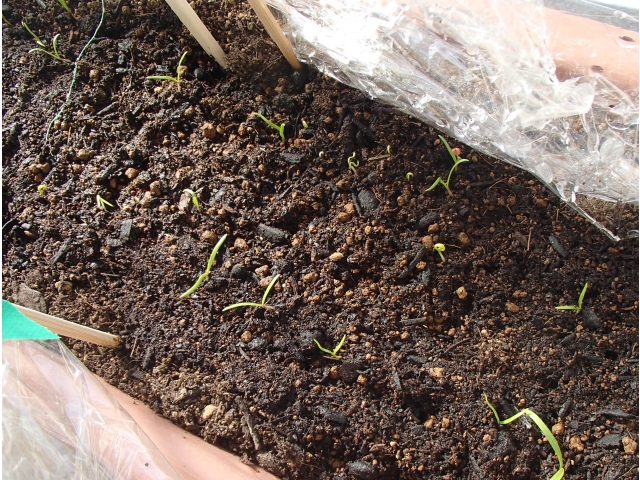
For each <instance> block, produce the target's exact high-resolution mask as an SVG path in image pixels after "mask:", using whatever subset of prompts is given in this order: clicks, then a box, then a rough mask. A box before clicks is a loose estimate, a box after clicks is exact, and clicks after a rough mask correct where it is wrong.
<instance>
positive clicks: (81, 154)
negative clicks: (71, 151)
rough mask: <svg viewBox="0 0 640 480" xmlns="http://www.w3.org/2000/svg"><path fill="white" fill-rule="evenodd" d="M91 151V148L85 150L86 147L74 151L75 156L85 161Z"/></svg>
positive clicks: (89, 156)
mask: <svg viewBox="0 0 640 480" xmlns="http://www.w3.org/2000/svg"><path fill="white" fill-rule="evenodd" d="M92 153H93V152H91V150H87V149H86V148H81V149H80V150H78V151H77V152H76V158H77V159H78V160H80V161H81V162H86V161H87V160H89V159H90V158H91V155H92Z"/></svg>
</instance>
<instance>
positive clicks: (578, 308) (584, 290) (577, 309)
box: [556, 283, 589, 313]
mask: <svg viewBox="0 0 640 480" xmlns="http://www.w3.org/2000/svg"><path fill="white" fill-rule="evenodd" d="M588 286H589V283H585V284H584V287H582V292H580V296H579V297H578V305H560V306H557V307H556V310H575V312H576V313H580V311H581V310H582V300H584V294H585V293H587V287H588Z"/></svg>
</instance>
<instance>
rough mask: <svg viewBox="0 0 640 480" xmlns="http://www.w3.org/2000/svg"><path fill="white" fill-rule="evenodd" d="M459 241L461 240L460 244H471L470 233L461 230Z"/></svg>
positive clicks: (465, 245)
mask: <svg viewBox="0 0 640 480" xmlns="http://www.w3.org/2000/svg"><path fill="white" fill-rule="evenodd" d="M458 241H459V242H460V245H462V246H463V247H468V246H469V245H471V240H470V239H469V235H467V234H466V233H465V232H460V233H459V234H458Z"/></svg>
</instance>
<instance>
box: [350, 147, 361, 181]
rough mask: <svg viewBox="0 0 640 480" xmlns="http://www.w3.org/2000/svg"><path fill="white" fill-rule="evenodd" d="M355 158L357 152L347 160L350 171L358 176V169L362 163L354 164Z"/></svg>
mask: <svg viewBox="0 0 640 480" xmlns="http://www.w3.org/2000/svg"><path fill="white" fill-rule="evenodd" d="M355 158H356V152H353V155H351V156H350V157H349V158H347V165H349V170H351V171H352V172H353V174H354V175H357V174H358V172H357V171H356V168H358V167H359V166H360V161H357V162H354V161H353V160H354V159H355Z"/></svg>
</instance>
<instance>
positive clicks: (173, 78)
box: [147, 52, 189, 91]
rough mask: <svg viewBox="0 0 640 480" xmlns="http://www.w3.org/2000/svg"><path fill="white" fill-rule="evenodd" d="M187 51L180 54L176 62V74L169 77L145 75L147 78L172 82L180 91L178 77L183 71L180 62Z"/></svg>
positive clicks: (180, 76)
mask: <svg viewBox="0 0 640 480" xmlns="http://www.w3.org/2000/svg"><path fill="white" fill-rule="evenodd" d="M187 53H189V52H184V53H183V54H182V57H180V61H179V62H178V68H177V69H176V75H177V76H175V77H170V76H169V75H151V76H150V77H147V78H148V79H149V80H166V81H168V82H174V83H175V84H176V85H178V91H180V79H181V78H182V72H183V68H182V62H184V59H185V58H186V56H187Z"/></svg>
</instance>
